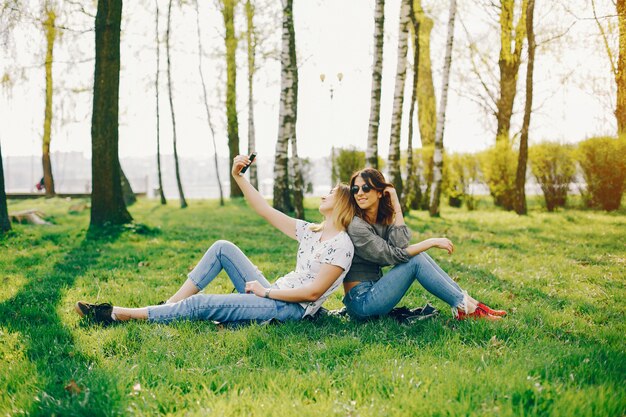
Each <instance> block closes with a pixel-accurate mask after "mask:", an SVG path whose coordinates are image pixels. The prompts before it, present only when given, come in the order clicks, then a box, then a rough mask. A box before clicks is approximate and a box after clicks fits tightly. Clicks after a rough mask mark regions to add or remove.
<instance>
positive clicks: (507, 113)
mask: <svg viewBox="0 0 626 417" xmlns="http://www.w3.org/2000/svg"><path fill="white" fill-rule="evenodd" d="M527 7H528V0H522V7H521V14H520V18H519V20H518V22H517V25H516V27H515V31H513V15H514V9H515V0H502V1H501V6H500V58H499V60H498V67H499V69H500V96H499V98H498V102H497V114H496V118H497V121H498V127H497V129H496V141H499V140H501V139H502V138H506V139H507V140H508V139H510V130H511V116H512V115H513V103H514V102H515V95H516V94H517V73H518V72H519V67H520V63H521V55H522V46H523V44H524V38H525V37H526V9H527ZM511 48H513V50H511Z"/></svg>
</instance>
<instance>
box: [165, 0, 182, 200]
mask: <svg viewBox="0 0 626 417" xmlns="http://www.w3.org/2000/svg"><path fill="white" fill-rule="evenodd" d="M171 26H172V0H170V1H169V4H168V7H167V31H166V33H165V50H166V52H167V91H168V93H169V101H170V112H171V115H172V137H173V140H174V164H175V167H176V185H177V186H178V195H179V196H180V208H186V207H187V200H185V193H184V191H183V184H182V181H181V179H180V168H179V164H178V150H177V146H176V139H177V138H176V116H175V112H174V97H173V95H172V64H171V61H170V29H171Z"/></svg>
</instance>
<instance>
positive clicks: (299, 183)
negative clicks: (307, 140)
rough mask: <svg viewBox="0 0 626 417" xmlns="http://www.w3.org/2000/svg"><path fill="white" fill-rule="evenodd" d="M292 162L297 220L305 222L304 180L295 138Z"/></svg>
mask: <svg viewBox="0 0 626 417" xmlns="http://www.w3.org/2000/svg"><path fill="white" fill-rule="evenodd" d="M291 161H292V163H293V164H292V165H293V206H294V210H295V215H296V218H298V219H302V220H304V180H303V178H302V165H301V164H300V158H298V146H297V141H296V137H295V136H292V137H291Z"/></svg>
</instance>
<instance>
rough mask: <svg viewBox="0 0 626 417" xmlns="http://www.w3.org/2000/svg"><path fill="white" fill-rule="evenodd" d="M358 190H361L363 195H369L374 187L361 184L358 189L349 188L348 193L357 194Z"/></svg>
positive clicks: (356, 187) (354, 187)
mask: <svg viewBox="0 0 626 417" xmlns="http://www.w3.org/2000/svg"><path fill="white" fill-rule="evenodd" d="M359 188H360V189H361V190H363V192H364V193H369V192H370V191H372V190H373V189H374V187H372V186H371V185H369V184H363V185H362V186H361V187H359V186H358V185H353V186H352V187H350V192H351V193H352V194H358V193H359Z"/></svg>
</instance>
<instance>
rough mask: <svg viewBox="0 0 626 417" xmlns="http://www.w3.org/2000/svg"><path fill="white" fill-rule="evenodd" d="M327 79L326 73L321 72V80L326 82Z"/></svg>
mask: <svg viewBox="0 0 626 417" xmlns="http://www.w3.org/2000/svg"><path fill="white" fill-rule="evenodd" d="M325 79H326V74H320V81H321V82H324V80H325Z"/></svg>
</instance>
